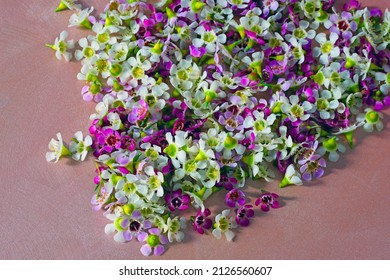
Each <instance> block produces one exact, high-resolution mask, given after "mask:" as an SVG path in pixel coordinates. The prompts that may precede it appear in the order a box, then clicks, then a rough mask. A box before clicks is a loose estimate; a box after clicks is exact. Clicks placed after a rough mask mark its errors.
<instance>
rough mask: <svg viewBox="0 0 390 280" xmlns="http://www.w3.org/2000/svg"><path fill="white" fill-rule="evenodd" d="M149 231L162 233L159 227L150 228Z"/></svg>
mask: <svg viewBox="0 0 390 280" xmlns="http://www.w3.org/2000/svg"><path fill="white" fill-rule="evenodd" d="M149 232H150V233H151V234H155V235H160V233H161V231H160V230H159V229H158V228H151V229H149Z"/></svg>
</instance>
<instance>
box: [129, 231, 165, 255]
mask: <svg viewBox="0 0 390 280" xmlns="http://www.w3.org/2000/svg"><path fill="white" fill-rule="evenodd" d="M148 231H149V234H148V233H146V232H142V233H140V234H138V237H137V239H138V241H140V242H145V244H144V245H142V247H141V253H142V254H143V255H144V256H149V255H150V254H151V253H154V255H156V256H161V255H162V254H163V253H164V251H165V248H164V245H165V244H167V243H168V238H167V237H166V236H165V235H163V234H161V231H160V230H159V229H158V228H151V229H149V230H148Z"/></svg>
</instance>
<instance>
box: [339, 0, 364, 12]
mask: <svg viewBox="0 0 390 280" xmlns="http://www.w3.org/2000/svg"><path fill="white" fill-rule="evenodd" d="M359 8H360V3H359V1H357V0H350V1H349V3H345V4H344V6H343V9H344V11H352V10H357V9H359Z"/></svg>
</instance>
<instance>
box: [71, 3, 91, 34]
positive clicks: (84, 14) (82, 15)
mask: <svg viewBox="0 0 390 280" xmlns="http://www.w3.org/2000/svg"><path fill="white" fill-rule="evenodd" d="M92 11H93V7H91V8H90V9H88V8H86V9H84V10H82V11H77V12H76V13H74V14H73V15H71V17H70V18H69V27H72V26H80V27H85V28H88V29H91V28H92V24H91V23H90V22H89V20H88V17H89V15H90V14H91V13H92Z"/></svg>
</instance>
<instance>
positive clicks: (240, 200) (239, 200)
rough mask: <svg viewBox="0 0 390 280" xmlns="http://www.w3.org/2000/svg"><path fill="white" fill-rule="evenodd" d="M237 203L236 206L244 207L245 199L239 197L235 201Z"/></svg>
mask: <svg viewBox="0 0 390 280" xmlns="http://www.w3.org/2000/svg"><path fill="white" fill-rule="evenodd" d="M237 203H238V205H240V206H241V205H244V204H245V198H244V197H240V198H239V199H238V200H237Z"/></svg>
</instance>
